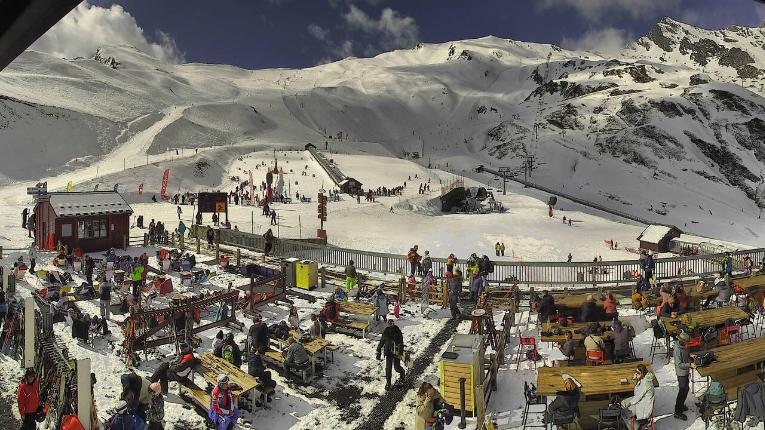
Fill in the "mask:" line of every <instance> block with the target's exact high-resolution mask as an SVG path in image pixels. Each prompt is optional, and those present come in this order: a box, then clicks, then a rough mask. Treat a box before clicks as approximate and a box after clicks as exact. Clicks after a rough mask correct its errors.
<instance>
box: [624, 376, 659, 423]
mask: <svg viewBox="0 0 765 430" xmlns="http://www.w3.org/2000/svg"><path fill="white" fill-rule="evenodd" d="M632 380H633V381H634V382H635V389H634V391H633V395H632V397H629V398H626V399H624V400H622V408H624V409H625V410H628V411H629V412H630V414H631V415H632V416H634V417H635V420H636V421H637V423H638V426H639V427H638V430H644V429H650V428H651V416H652V415H653V402H654V386H653V374H652V373H650V372H649V371H648V368H647V367H646V366H645V364H643V363H640V364H638V365H637V368H636V369H635V373H634V374H633V375H632Z"/></svg>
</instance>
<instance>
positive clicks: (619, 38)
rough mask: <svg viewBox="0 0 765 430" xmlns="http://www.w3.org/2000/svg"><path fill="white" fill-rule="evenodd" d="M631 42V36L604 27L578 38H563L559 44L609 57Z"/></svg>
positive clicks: (567, 47) (624, 32)
mask: <svg viewBox="0 0 765 430" xmlns="http://www.w3.org/2000/svg"><path fill="white" fill-rule="evenodd" d="M632 40H633V38H632V35H631V34H630V33H628V32H626V31H624V30H621V29H618V28H613V27H605V28H599V29H593V30H590V31H588V32H586V33H584V34H583V35H582V36H581V37H579V38H569V37H564V38H563V39H561V42H560V44H561V46H562V47H563V48H566V49H571V50H578V51H593V52H597V53H600V54H603V55H605V56H609V55H614V54H617V53H618V52H619V50H620V49H622V48H624V47H625V46H626V45H627V44H628V43H630V42H631V41H632Z"/></svg>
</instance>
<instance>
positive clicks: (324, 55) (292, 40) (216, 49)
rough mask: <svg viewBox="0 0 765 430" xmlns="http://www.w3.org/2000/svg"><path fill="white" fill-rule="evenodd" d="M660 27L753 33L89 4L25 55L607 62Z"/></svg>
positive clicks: (417, 1) (408, 4)
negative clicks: (488, 48) (485, 43)
mask: <svg viewBox="0 0 765 430" xmlns="http://www.w3.org/2000/svg"><path fill="white" fill-rule="evenodd" d="M663 16H669V17H672V18H673V19H676V20H678V21H682V22H685V23H689V24H693V25H697V26H701V27H704V28H722V27H725V26H728V25H731V24H738V25H744V26H759V25H760V24H761V23H762V22H763V20H765V5H763V4H760V3H757V2H755V1H753V0H218V1H209V0H155V1H146V0H122V1H117V2H113V1H106V0H90V1H89V2H83V3H81V4H80V5H79V6H78V7H77V8H76V9H74V10H73V11H72V12H71V13H69V14H68V15H67V16H66V17H64V18H63V19H62V20H61V21H60V22H59V23H58V24H56V25H55V26H54V27H53V28H51V29H50V30H49V31H48V32H47V33H46V34H45V35H43V36H42V37H41V38H40V39H39V40H38V41H37V42H35V44H33V45H32V49H37V50H41V51H44V52H49V53H52V54H54V55H58V56H61V57H66V58H72V57H78V56H81V57H91V56H93V54H94V53H95V50H96V49H97V48H98V47H99V46H102V45H106V44H130V45H133V46H135V47H137V48H138V49H140V50H142V51H144V52H147V53H149V54H152V55H154V56H156V57H157V58H160V59H162V60H164V61H168V62H172V63H184V62H186V63H189V62H202V63H216V64H231V65H235V66H239V67H243V68H247V69H263V68H277V67H285V68H303V67H311V66H314V65H317V64H323V63H327V62H331V61H336V60H338V59H342V58H345V57H349V56H356V57H370V56H374V55H377V54H379V53H381V52H386V51H390V50H394V49H401V48H411V47H413V46H415V45H416V44H417V43H439V42H447V41H454V40H462V39H470V38H477V37H483V36H487V35H493V36H497V37H502V38H509V39H515V40H521V41H528V42H540V43H553V44H556V45H559V46H562V47H564V48H569V49H587V50H593V51H597V52H600V53H604V54H608V53H611V52H615V51H616V50H618V49H619V48H620V47H622V46H624V45H625V44H627V43H629V42H630V41H632V40H635V39H637V38H639V37H641V36H642V35H644V34H645V33H647V32H648V31H649V30H650V29H651V27H652V26H653V25H654V24H655V23H656V22H657V21H658V20H659V19H661V17H663Z"/></svg>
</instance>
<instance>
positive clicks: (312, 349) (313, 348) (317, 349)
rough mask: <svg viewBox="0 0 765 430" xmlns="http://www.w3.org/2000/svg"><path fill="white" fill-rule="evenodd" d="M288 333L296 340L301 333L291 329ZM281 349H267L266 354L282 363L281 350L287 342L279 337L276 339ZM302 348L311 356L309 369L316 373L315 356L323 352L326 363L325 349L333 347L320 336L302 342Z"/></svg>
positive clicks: (282, 355)
mask: <svg viewBox="0 0 765 430" xmlns="http://www.w3.org/2000/svg"><path fill="white" fill-rule="evenodd" d="M290 335H291V336H292V337H293V338H294V339H295V340H296V341H297V340H299V339H300V336H301V335H302V333H301V332H299V331H297V330H291V331H290ZM276 340H277V342H278V344H279V347H280V349H281V351H268V352H266V355H267V356H269V357H270V358H271V359H273V360H275V361H278V362H279V363H284V354H283V353H282V351H284V350H285V349H286V348H287V342H286V341H284V340H281V339H276ZM303 348H305V351H306V352H307V353H308V356H309V357H310V358H311V369H312V370H313V372H314V375H315V374H316V356H317V355H318V354H319V353H323V354H324V363H325V365H326V363H327V350H328V349H331V348H334V345H332V342H330V341H328V340H326V339H322V338H320V337H316V338H313V339H312V340H311V341H310V342H307V343H304V344H303Z"/></svg>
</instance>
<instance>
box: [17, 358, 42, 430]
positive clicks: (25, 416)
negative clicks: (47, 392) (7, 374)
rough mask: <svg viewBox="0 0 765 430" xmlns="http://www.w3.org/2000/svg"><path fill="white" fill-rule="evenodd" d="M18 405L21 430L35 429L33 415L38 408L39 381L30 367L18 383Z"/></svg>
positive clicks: (35, 423)
mask: <svg viewBox="0 0 765 430" xmlns="http://www.w3.org/2000/svg"><path fill="white" fill-rule="evenodd" d="M18 403H19V414H21V419H22V424H21V430H34V429H36V428H37V422H36V421H35V414H36V413H37V408H38V407H39V406H40V380H39V379H37V374H36V373H35V369H33V368H31V367H30V368H28V369H27V371H26V372H25V373H24V379H22V380H21V383H19V393H18Z"/></svg>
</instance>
